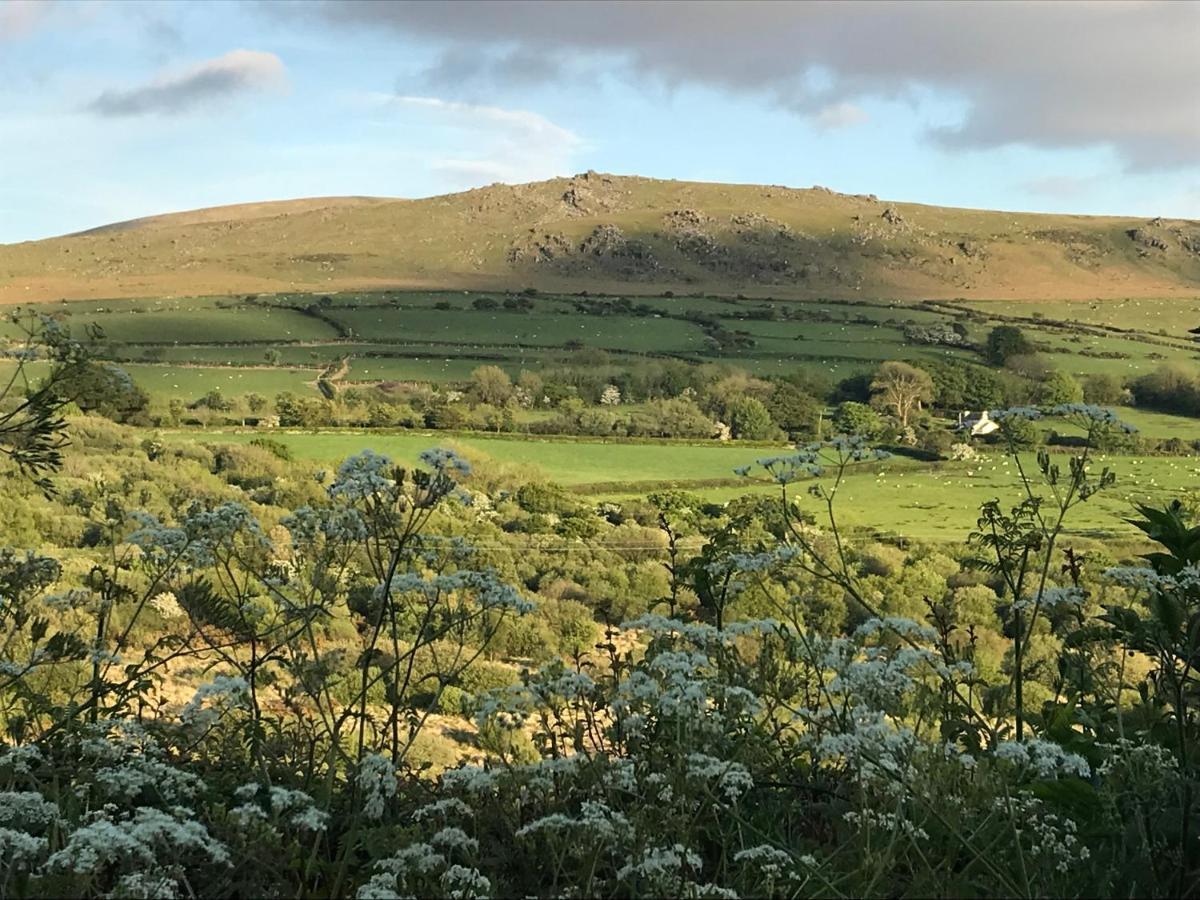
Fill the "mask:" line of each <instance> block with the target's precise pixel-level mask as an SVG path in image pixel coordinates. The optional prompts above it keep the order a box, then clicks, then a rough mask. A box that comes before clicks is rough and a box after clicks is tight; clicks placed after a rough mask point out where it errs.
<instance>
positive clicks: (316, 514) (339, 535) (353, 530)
mask: <svg viewBox="0 0 1200 900" xmlns="http://www.w3.org/2000/svg"><path fill="white" fill-rule="evenodd" d="M280 524H281V525H282V526H283V527H284V528H286V529H287V530H288V533H289V534H290V535H291V538H292V545H293V546H294V547H297V548H300V547H306V546H312V545H313V544H315V543H316V542H317V540H318V538H321V537H323V538H325V540H327V541H335V542H342V543H356V542H358V541H362V540H365V539H366V537H367V526H366V523H365V522H363V518H362V515H361V514H360V513H359V511H358V510H357V509H355V508H354V507H352V506H341V505H338V506H329V507H321V508H313V507H311V506H301V507H299V508H298V509H296V510H295V511H293V512H292V514H291V515H289V516H285V517H284V518H283V519H282V520H280Z"/></svg>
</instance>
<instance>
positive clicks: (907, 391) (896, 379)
mask: <svg viewBox="0 0 1200 900" xmlns="http://www.w3.org/2000/svg"><path fill="white" fill-rule="evenodd" d="M931 402H933V379H932V378H930V377H929V373H928V372H926V371H925V370H924V369H918V368H917V367H916V366H910V365H909V364H908V363H902V362H885V363H884V364H883V365H882V366H880V367H879V371H878V372H876V373H875V378H874V379H873V380H872V381H871V403H872V405H874V406H876V407H882V408H883V409H887V410H890V411H891V413H892V415H894V416H895V417H896V418H897V419H899V420H900V427H901V428H907V427H908V418H909V416H911V415H912V413H913V412H915V411H917V410H920V409H921V404H922V403H931Z"/></svg>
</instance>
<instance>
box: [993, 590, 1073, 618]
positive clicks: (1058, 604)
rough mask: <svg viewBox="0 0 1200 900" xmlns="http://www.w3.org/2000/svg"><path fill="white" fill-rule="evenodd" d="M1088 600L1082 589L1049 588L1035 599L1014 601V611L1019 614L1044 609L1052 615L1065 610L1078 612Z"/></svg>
mask: <svg viewBox="0 0 1200 900" xmlns="http://www.w3.org/2000/svg"><path fill="white" fill-rule="evenodd" d="M1086 599H1087V598H1086V595H1085V594H1084V592H1083V589H1082V588H1077V587H1048V588H1045V589H1044V590H1042V591H1040V592H1039V593H1038V594H1037V595H1036V596H1035V597H1020V598H1018V599H1016V600H1014V601H1013V603H1012V609H1013V610H1015V611H1018V612H1025V611H1028V610H1032V609H1042V610H1044V611H1045V612H1050V613H1053V612H1058V611H1060V610H1064V609H1069V610H1077V609H1079V608H1080V607H1082V606H1083V602H1084V600H1086Z"/></svg>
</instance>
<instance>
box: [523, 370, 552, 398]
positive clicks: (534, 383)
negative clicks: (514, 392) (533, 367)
mask: <svg viewBox="0 0 1200 900" xmlns="http://www.w3.org/2000/svg"><path fill="white" fill-rule="evenodd" d="M517 389H518V390H519V391H520V392H521V396H522V405H528V406H541V405H542V398H543V397H544V396H545V395H546V383H545V382H544V381H542V376H541V375H538V374H537V373H536V372H528V371H526V370H525V369H522V370H521V372H520V374H519V375H517Z"/></svg>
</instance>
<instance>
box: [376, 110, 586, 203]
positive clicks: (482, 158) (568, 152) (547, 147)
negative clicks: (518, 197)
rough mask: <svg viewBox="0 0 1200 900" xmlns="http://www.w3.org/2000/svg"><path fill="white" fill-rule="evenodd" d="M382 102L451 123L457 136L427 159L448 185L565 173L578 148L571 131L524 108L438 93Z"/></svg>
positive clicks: (533, 178) (580, 145)
mask: <svg viewBox="0 0 1200 900" xmlns="http://www.w3.org/2000/svg"><path fill="white" fill-rule="evenodd" d="M382 102H383V103H384V105H385V106H386V105H388V104H391V105H394V106H396V107H400V108H406V109H410V110H420V111H424V112H426V113H427V114H429V115H432V116H434V117H435V118H436V119H439V120H441V121H442V122H444V123H446V124H448V125H451V126H452V127H453V129H454V131H455V132H456V133H457V135H458V136H457V138H456V139H455V140H453V141H452V142H451V146H450V147H448V148H445V152H443V153H441V154H440V155H434V156H433V158H432V160H431V161H430V163H429V168H430V170H431V171H432V172H433V173H434V174H435V175H437V176H438V177H440V178H441V179H442V180H443V181H445V182H446V183H447V184H449V185H451V186H452V187H472V186H477V185H480V184H486V183H489V182H493V181H507V182H520V181H537V180H540V179H543V178H552V177H554V176H557V175H565V174H568V173H569V172H570V171H573V168H572V160H573V159H574V157H575V155H576V154H577V153H578V152H579V151H580V150H582V149H583V147H584V141H583V139H582V138H580V137H579V135H577V134H575V132H573V131H571V130H570V129H567V128H563V127H562V126H561V125H556V124H555V123H554V122H551V121H550V120H549V119H547V118H546V117H545V116H543V115H540V114H539V113H535V112H530V111H529V110H523V109H505V108H503V107H499V106H485V105H481V104H475V103H462V102H459V101H456V100H444V99H442V98H440V97H413V96H398V97H390V98H386V99H383V100H382ZM468 150H470V151H474V152H471V153H469V154H468V152H465V151H468Z"/></svg>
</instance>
